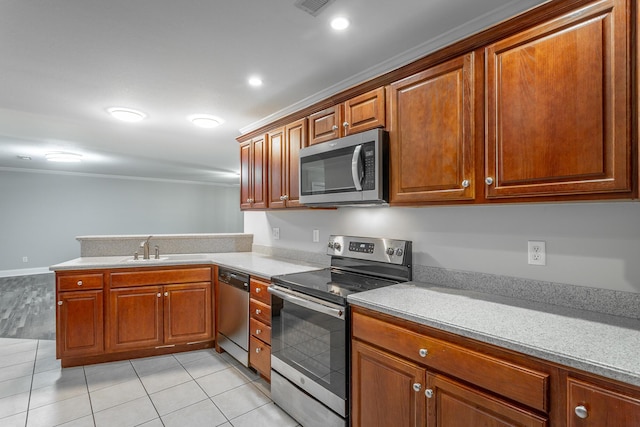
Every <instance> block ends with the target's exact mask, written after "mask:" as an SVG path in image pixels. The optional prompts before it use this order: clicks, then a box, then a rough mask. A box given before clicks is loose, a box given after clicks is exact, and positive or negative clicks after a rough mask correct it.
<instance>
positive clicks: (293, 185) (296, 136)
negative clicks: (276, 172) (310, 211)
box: [285, 119, 307, 208]
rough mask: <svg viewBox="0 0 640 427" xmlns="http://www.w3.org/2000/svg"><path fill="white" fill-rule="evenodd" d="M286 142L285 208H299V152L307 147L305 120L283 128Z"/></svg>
mask: <svg viewBox="0 0 640 427" xmlns="http://www.w3.org/2000/svg"><path fill="white" fill-rule="evenodd" d="M285 137H286V141H287V173H286V182H287V192H286V203H287V207H289V208H295V207H299V206H300V150H301V149H302V148H304V147H306V146H307V119H300V120H298V121H295V122H293V123H291V124H289V125H287V126H285Z"/></svg>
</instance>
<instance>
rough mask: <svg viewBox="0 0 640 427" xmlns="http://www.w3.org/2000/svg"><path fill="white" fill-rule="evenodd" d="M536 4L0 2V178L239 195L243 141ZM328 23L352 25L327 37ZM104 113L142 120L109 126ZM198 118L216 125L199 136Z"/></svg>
mask: <svg viewBox="0 0 640 427" xmlns="http://www.w3.org/2000/svg"><path fill="white" fill-rule="evenodd" d="M544 1H545V0H524V1H523V0H511V1H506V0H482V1H478V0H429V1H427V0H395V1H388V0H334V1H332V2H330V3H329V4H328V5H327V6H326V7H325V8H324V9H322V10H321V12H320V13H319V14H318V15H317V16H315V17H314V16H312V15H310V14H308V13H306V12H304V11H302V10H300V9H299V8H297V7H295V5H294V4H295V2H296V0H268V1H266V0H185V1H175V0H135V1H131V0H109V1H105V0H60V1H50V0H28V1H25V0H2V2H0V82H1V83H0V170H16V169H27V170H30V171H57V172H60V173H78V174H99V175H119V176H130V177H140V178H151V179H167V180H182V181H191V182H202V183H219V184H228V185H237V184H238V181H239V177H238V171H239V150H238V143H237V141H236V140H235V138H236V137H237V136H239V135H240V134H241V131H240V129H243V131H249V130H251V129H255V128H257V127H258V126H260V125H262V124H266V123H267V122H269V121H270V120H273V119H276V118H278V117H282V116H284V115H286V114H288V113H291V112H293V111H295V110H298V109H301V108H303V107H306V106H308V105H311V104H312V103H314V102H316V101H318V100H320V99H323V98H326V97H327V96H330V95H332V94H334V93H337V92H339V91H340V90H343V89H346V88H347V87H350V86H353V85H354V84H357V83H358V82H361V81H364V80H366V79H367V78H370V77H373V76H376V75H380V74H382V73H384V72H386V71H390V70H392V69H394V68H397V67H399V66H401V65H404V64H406V63H408V62H411V61H412V60H414V59H417V58H418V57H421V56H424V55H425V54H426V53H429V52H431V51H433V50H436V49H437V48H439V47H442V46H445V45H447V44H450V43H452V42H453V41H455V40H458V39H460V38H462V37H464V36H466V35H469V34H472V33H475V32H477V31H479V30H481V29H484V28H486V27H488V26H490V25H491V24H493V23H496V22H499V21H501V20H503V19H505V18H507V17H510V16H513V15H515V14H517V13H519V12H521V11H524V10H527V9H529V8H531V7H533V6H535V5H537V4H540V3H543V2H544ZM336 15H344V16H346V17H347V18H348V19H349V20H350V21H351V26H350V27H349V28H348V29H347V30H345V31H342V32H336V31H334V30H332V29H331V28H330V26H329V21H330V19H331V18H333V17H334V16H336ZM254 74H255V75H260V76H261V77H262V79H263V81H264V84H263V86H262V87H260V88H254V87H251V86H250V85H249V84H248V83H247V79H248V77H249V76H251V75H254ZM109 107H129V108H134V109H138V110H141V111H143V112H145V113H146V114H147V115H148V116H147V118H146V119H145V120H143V121H141V122H138V123H126V122H119V121H117V120H115V119H114V118H112V117H111V116H110V115H108V114H107V111H106V110H107V108H109ZM196 113H208V114H213V115H216V116H219V117H221V118H223V119H224V120H225V123H224V124H222V125H221V126H219V127H217V128H214V129H202V128H197V127H195V126H194V125H193V124H191V123H190V122H189V121H188V120H187V119H186V117H187V116H189V115H191V114H196ZM52 151H65V152H74V153H78V154H81V155H82V156H83V161H82V162H81V163H52V162H47V161H46V160H45V159H44V154H45V153H47V152H52ZM23 156H26V157H28V158H30V159H22V158H20V157H23Z"/></svg>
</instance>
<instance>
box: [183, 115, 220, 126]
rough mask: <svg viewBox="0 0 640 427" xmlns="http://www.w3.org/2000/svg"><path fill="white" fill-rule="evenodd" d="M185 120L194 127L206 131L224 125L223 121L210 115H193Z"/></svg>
mask: <svg viewBox="0 0 640 427" xmlns="http://www.w3.org/2000/svg"><path fill="white" fill-rule="evenodd" d="M187 119H188V120H189V121H190V122H191V123H193V124H194V125H196V126H198V127H201V128H206V129H211V128H215V127H218V126H220V125H221V124H223V123H224V120H222V119H221V118H220V117H216V116H212V115H210V114H194V115H192V116H189V117H187Z"/></svg>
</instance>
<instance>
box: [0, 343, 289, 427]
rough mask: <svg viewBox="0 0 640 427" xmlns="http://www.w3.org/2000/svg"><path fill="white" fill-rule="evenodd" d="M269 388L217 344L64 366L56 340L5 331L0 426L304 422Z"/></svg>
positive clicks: (273, 426)
mask: <svg viewBox="0 0 640 427" xmlns="http://www.w3.org/2000/svg"><path fill="white" fill-rule="evenodd" d="M269 396H270V392H269V385H268V384H267V383H266V382H265V381H264V380H262V379H261V378H260V377H259V376H258V375H256V374H255V373H253V372H252V371H250V370H248V369H246V368H244V367H243V366H241V365H240V364H239V363H238V362H236V361H235V360H234V359H232V358H230V357H229V356H228V355H226V354H223V355H220V354H217V353H216V352H215V351H214V350H199V351H193V352H189V353H178V354H175V355H167V356H157V357H150V358H145V359H135V360H126V361H122V362H112V363H102V364H97V365H88V366H79V367H75V368H64V369H63V368H61V367H60V362H59V361H57V360H56V359H55V341H49V340H33V339H15V338H0V426H2V427H14V426H16V427H17V426H20V427H49V426H65V427H86V426H94V427H103V426H104V427H127V426H144V427H161V426H166V427H173V426H176V427H198V426H208V427H210V426H223V427H248V426H251V427H296V426H298V427H299V425H298V423H297V422H296V421H294V420H293V419H292V418H290V417H289V416H288V415H287V414H286V413H285V412H283V411H282V410H281V409H280V408H278V407H277V406H276V405H275V404H274V403H273V402H272V401H271V399H270V397H269Z"/></svg>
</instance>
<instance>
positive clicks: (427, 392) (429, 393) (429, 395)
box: [424, 388, 433, 399]
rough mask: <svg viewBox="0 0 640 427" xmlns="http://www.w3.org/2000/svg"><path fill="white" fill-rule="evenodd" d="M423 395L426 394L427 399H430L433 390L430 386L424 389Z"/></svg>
mask: <svg viewBox="0 0 640 427" xmlns="http://www.w3.org/2000/svg"><path fill="white" fill-rule="evenodd" d="M424 395H425V396H427V399H431V398H432V397H433V390H431V389H430V388H428V389H426V390H425V391H424Z"/></svg>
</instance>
